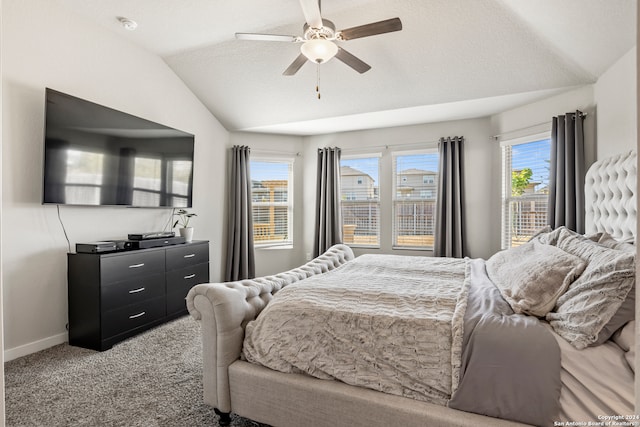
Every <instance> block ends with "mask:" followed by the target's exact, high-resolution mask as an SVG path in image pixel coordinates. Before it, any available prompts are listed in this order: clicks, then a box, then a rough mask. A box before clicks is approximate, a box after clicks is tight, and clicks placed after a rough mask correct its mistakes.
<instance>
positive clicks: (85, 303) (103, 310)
mask: <svg viewBox="0 0 640 427" xmlns="http://www.w3.org/2000/svg"><path fill="white" fill-rule="evenodd" d="M67 260H68V284H69V288H68V296H69V344H71V345H74V346H78V347H84V348H90V349H93V350H100V351H103V350H108V349H110V348H111V347H112V346H113V345H114V344H116V343H118V342H120V341H122V340H124V339H126V338H128V337H131V336H133V335H135V334H138V333H140V332H142V331H145V330H147V329H149V328H151V327H153V326H156V325H159V324H161V323H164V322H167V321H169V320H171V319H174V318H176V317H179V316H182V315H184V314H187V307H186V304H185V296H186V295H187V293H188V292H189V289H191V287H193V286H194V285H197V284H198V283H207V282H209V242H208V241H204V240H203V241H193V242H191V243H184V244H179V245H174V246H164V247H159V248H150V249H138V250H130V251H123V252H111V253H103V254H86V253H70V254H68V255H67Z"/></svg>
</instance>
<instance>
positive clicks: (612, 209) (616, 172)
mask: <svg viewBox="0 0 640 427" xmlns="http://www.w3.org/2000/svg"><path fill="white" fill-rule="evenodd" d="M636 176H637V173H636V152H635V151H629V152H627V153H623V154H618V155H616V156H613V157H609V158H607V159H603V160H599V161H597V162H595V163H594V164H593V165H591V167H590V168H589V170H588V171H587V175H586V178H585V215H586V218H585V220H586V221H585V224H586V230H585V231H586V232H587V233H595V232H598V231H606V232H607V233H609V234H611V235H612V236H613V237H615V238H616V239H618V240H628V241H633V242H634V243H635V236H636V215H637V205H636V189H637V182H636Z"/></svg>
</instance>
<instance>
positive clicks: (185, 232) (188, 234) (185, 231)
mask: <svg viewBox="0 0 640 427" xmlns="http://www.w3.org/2000/svg"><path fill="white" fill-rule="evenodd" d="M180 236H182V237H184V240H185V241H187V242H190V241H191V240H193V227H184V228H181V229H180Z"/></svg>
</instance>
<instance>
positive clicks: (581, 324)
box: [546, 227, 635, 349]
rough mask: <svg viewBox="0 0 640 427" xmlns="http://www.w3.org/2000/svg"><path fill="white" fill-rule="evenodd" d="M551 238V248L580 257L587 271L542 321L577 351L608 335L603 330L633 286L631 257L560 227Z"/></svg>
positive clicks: (633, 255) (633, 266) (633, 269)
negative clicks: (585, 264) (545, 320)
mask: <svg viewBox="0 0 640 427" xmlns="http://www.w3.org/2000/svg"><path fill="white" fill-rule="evenodd" d="M551 234H554V236H553V238H552V239H550V241H552V242H553V243H551V244H555V246H557V247H558V248H560V249H562V250H564V251H565V252H567V253H570V254H572V255H575V256H578V257H580V258H581V259H583V260H584V261H586V262H587V267H586V268H585V270H584V272H583V273H582V275H581V276H580V277H579V278H578V279H576V281H575V282H573V283H572V284H571V286H570V287H569V289H568V290H567V291H566V292H565V293H564V294H563V295H562V296H561V297H560V298H558V301H557V303H556V307H555V309H554V311H552V312H550V313H548V314H547V316H546V319H547V320H548V321H549V323H550V324H551V326H552V327H553V329H554V330H555V331H556V332H557V333H558V334H559V335H560V336H562V337H563V338H564V339H566V340H567V341H569V342H570V343H571V344H572V345H573V346H574V347H576V348H578V349H582V348H585V347H586V346H588V345H595V344H596V343H598V342H604V341H606V340H607V339H608V338H609V337H610V336H611V333H610V331H609V330H608V329H605V326H606V325H607V324H608V323H609V321H610V320H611V319H612V318H613V316H614V315H615V314H616V312H617V311H618V309H619V308H620V307H621V305H622V303H623V302H624V301H625V299H626V298H627V296H628V295H629V292H630V290H631V288H632V287H633V285H634V283H635V254H634V253H628V252H623V251H619V250H616V249H610V248H607V247H605V246H603V245H600V244H598V243H596V242H593V241H591V240H589V239H588V238H586V237H584V236H580V235H577V234H576V233H574V232H571V231H569V230H567V229H565V228H562V227H561V228H559V229H557V230H554V231H553V232H552V233H550V235H551ZM614 331H615V330H614ZM600 335H602V336H600Z"/></svg>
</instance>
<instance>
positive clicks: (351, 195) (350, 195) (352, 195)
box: [340, 151, 382, 249]
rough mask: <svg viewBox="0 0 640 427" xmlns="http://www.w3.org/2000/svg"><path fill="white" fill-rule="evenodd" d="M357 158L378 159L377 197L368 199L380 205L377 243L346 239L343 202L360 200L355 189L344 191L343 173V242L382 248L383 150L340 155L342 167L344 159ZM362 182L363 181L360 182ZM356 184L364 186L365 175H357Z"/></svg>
mask: <svg viewBox="0 0 640 427" xmlns="http://www.w3.org/2000/svg"><path fill="white" fill-rule="evenodd" d="M357 159H377V161H378V180H377V186H378V193H377V199H371V200H367V202H368V203H369V204H371V203H372V202H375V201H376V200H377V207H378V209H377V210H378V218H377V229H376V231H377V234H376V235H375V237H376V238H377V243H355V242H348V241H346V240H347V239H345V233H344V226H345V225H348V224H345V223H344V211H343V204H344V203H345V202H348V203H352V202H358V200H357V194H356V192H355V191H353V189H350V190H351V191H347V192H344V193H343V191H342V175H341V176H340V186H341V188H340V214H341V215H340V216H341V220H342V227H343V229H342V230H343V236H342V238H343V243H344V244H346V245H348V246H349V247H353V248H366V249H380V247H381V242H382V236H381V224H382V223H381V216H382V200H381V190H380V188H381V185H382V184H381V179H380V178H381V173H382V153H381V152H377V151H376V152H365V153H359V154H346V155H344V154H343V155H341V156H340V167H341V168H342V161H343V160H357ZM360 182H362V183H360ZM355 185H356V186H363V185H364V180H363V176H362V175H360V176H357V178H356V184H355ZM374 188H375V186H374ZM374 193H375V192H374Z"/></svg>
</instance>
